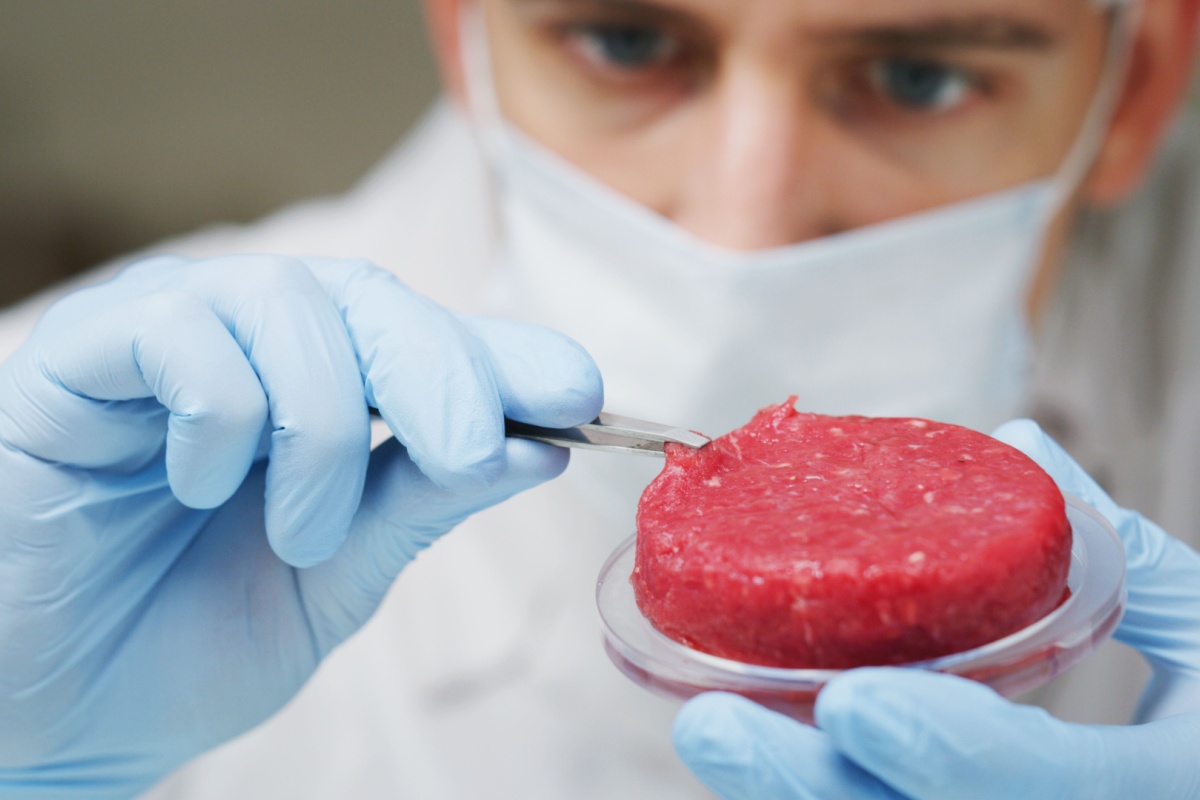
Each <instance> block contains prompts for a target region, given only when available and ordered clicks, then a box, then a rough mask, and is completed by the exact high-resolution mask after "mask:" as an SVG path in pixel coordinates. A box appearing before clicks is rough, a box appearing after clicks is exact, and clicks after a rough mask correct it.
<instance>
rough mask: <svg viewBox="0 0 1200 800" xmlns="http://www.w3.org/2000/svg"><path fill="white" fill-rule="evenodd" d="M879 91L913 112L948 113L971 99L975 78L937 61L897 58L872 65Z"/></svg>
mask: <svg viewBox="0 0 1200 800" xmlns="http://www.w3.org/2000/svg"><path fill="white" fill-rule="evenodd" d="M871 83H872V85H873V86H874V88H875V91H877V92H879V93H880V94H881V95H883V96H884V97H886V98H887V99H888V100H890V101H891V102H893V103H896V104H897V105H899V106H903V107H904V108H907V109H911V110H913V111H947V110H949V109H951V108H954V107H955V106H957V105H959V104H960V103H962V102H963V100H965V99H966V98H967V95H968V93H969V92H970V91H971V89H972V88H973V86H974V81H973V79H972V76H971V75H970V73H968V72H967V71H965V70H963V69H960V68H958V67H953V66H949V65H947V64H940V63H938V62H936V61H929V60H921V59H912V58H902V57H893V58H885V59H881V60H879V61H876V62H874V63H873V64H872V65H871Z"/></svg>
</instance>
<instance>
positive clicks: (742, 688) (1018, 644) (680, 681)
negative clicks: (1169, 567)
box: [596, 494, 1125, 705]
mask: <svg viewBox="0 0 1200 800" xmlns="http://www.w3.org/2000/svg"><path fill="white" fill-rule="evenodd" d="M1064 498H1065V500H1066V506H1067V517H1068V520H1069V521H1070V523H1071V528H1072V547H1071V566H1070V570H1069V574H1068V578H1067V586H1068V588H1070V590H1071V595H1070V597H1068V598H1067V599H1066V600H1065V601H1064V602H1063V603H1061V604H1060V605H1059V606H1058V607H1056V608H1055V609H1054V610H1053V611H1051V612H1050V613H1048V614H1047V615H1046V616H1044V617H1042V618H1041V619H1040V620H1038V621H1036V622H1034V623H1032V624H1031V625H1029V626H1027V627H1025V628H1023V629H1021V630H1019V631H1016V632H1014V633H1012V634H1009V635H1008V636H1005V637H1003V638H1001V639H997V640H996V641H993V642H989V643H987V644H984V645H981V646H979V647H976V648H973V649H971V650H966V651H963V652H959V653H952V654H949V655H945V656H940V657H938V658H933V659H928V660H925V661H919V662H910V663H907V664H902V665H898V666H901V667H904V668H913V669H927V670H934V671H938V672H946V673H950V674H957V675H966V676H969V677H975V678H976V679H977V680H982V682H984V683H987V684H989V685H991V686H993V688H996V689H997V690H998V691H1001V692H1002V693H1004V694H1007V695H1010V696H1011V695H1012V694H1015V693H1019V692H1021V691H1027V690H1029V689H1032V688H1036V686H1038V685H1041V684H1042V683H1045V682H1046V681H1048V680H1049V679H1050V678H1052V677H1054V676H1055V675H1057V674H1059V673H1060V672H1062V671H1064V670H1065V669H1069V668H1070V667H1071V666H1073V665H1074V664H1075V663H1077V662H1078V661H1079V660H1081V659H1082V658H1083V657H1084V656H1086V655H1087V653H1089V652H1090V651H1091V650H1092V649H1094V648H1095V647H1096V646H1097V645H1098V644H1099V642H1100V641H1102V640H1103V639H1105V638H1107V637H1108V636H1109V635H1110V634H1111V632H1112V630H1113V629H1114V628H1115V627H1116V625H1117V623H1118V622H1119V620H1120V616H1121V613H1122V612H1123V610H1124V606H1125V556H1124V549H1123V547H1122V545H1121V541H1120V538H1119V537H1118V536H1117V533H1116V531H1115V530H1113V528H1112V526H1111V525H1110V524H1109V523H1108V521H1107V520H1105V519H1104V517H1102V516H1101V515H1100V514H1099V513H1098V512H1096V511H1095V510H1094V509H1092V508H1091V507H1090V506H1089V505H1087V504H1086V503H1084V502H1083V501H1082V500H1080V499H1079V498H1077V497H1074V496H1073V495H1069V494H1064ZM634 542H635V537H632V536H631V537H629V538H628V539H626V540H625V541H624V542H622V543H621V544H620V545H619V546H618V547H617V548H616V549H615V550H614V551H613V553H612V555H610V556H609V558H608V559H607V560H606V561H605V563H604V565H603V567H602V568H601V571H600V576H599V578H598V580H597V585H596V602H597V608H598V610H599V613H600V621H601V628H602V633H603V637H604V645H605V650H606V651H607V652H608V654H609V657H610V658H611V659H613V661H614V662H615V663H616V665H617V667H618V668H619V669H621V671H622V672H624V673H625V674H626V675H628V676H629V677H631V678H633V679H634V680H636V681H637V682H639V683H643V684H644V685H646V686H647V687H648V688H650V689H652V690H654V691H656V692H658V693H660V694H667V695H670V696H674V697H679V698H684V697H689V696H691V695H693V694H696V693H698V692H700V691H706V690H710V689H712V690H725V691H737V692H743V693H748V694H752V695H754V696H755V697H756V699H758V698H759V696H760V695H761V693H763V692H767V693H770V692H774V691H778V692H783V693H786V694H789V695H790V694H794V693H796V692H813V693H815V692H816V691H817V690H819V689H820V687H821V686H823V685H824V684H825V683H826V682H828V681H829V680H832V679H833V678H834V677H836V676H837V675H839V674H840V673H841V672H843V670H840V669H787V668H780V667H767V666H762V665H757V664H747V663H742V662H738V661H733V660H730V659H725V658H721V657H719V656H714V655H711V654H709V653H704V652H701V651H698V650H694V649H692V648H690V647H687V646H686V645H683V644H680V643H679V642H676V641H674V640H673V639H670V638H668V637H666V636H664V635H663V634H662V633H660V632H659V631H658V630H657V629H655V628H654V627H653V626H652V625H651V624H650V623H649V621H647V620H646V619H645V618H644V617H642V616H641V614H640V612H638V611H637V607H636V603H635V602H634V600H633V587H632V585H631V584H630V582H629V575H630V574H631V572H632V565H633V546H634ZM631 607H632V613H631V610H630V609H631ZM810 705H811V704H810Z"/></svg>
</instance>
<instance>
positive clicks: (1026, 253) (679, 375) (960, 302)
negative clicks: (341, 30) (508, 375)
mask: <svg viewBox="0 0 1200 800" xmlns="http://www.w3.org/2000/svg"><path fill="white" fill-rule="evenodd" d="M464 25H465V30H464V50H465V54H466V62H465V65H464V66H465V67H466V69H465V74H466V76H467V81H468V94H469V97H470V100H471V104H472V106H473V112H474V115H475V117H476V119H477V121H478V123H479V126H480V130H481V133H482V135H483V142H484V146H485V152H486V153H487V156H488V161H489V162H490V165H491V168H492V172H493V179H494V181H495V186H494V190H495V197H496V198H497V201H498V207H497V212H498V223H499V231H500V236H501V252H502V257H501V262H500V264H499V265H498V268H497V271H496V279H495V281H494V284H493V286H492V290H493V302H494V305H493V309H494V310H495V311H497V312H499V313H504V314H510V315H514V316H519V317H521V318H523V319H528V320H531V321H535V322H539V323H543V324H546V325H549V326H551V327H554V328H557V329H559V330H561V331H563V332H565V333H567V334H569V335H570V336H572V337H574V338H575V339H576V340H578V341H579V342H580V343H581V344H583V346H584V347H586V348H587V350H588V351H589V352H590V353H591V354H592V356H593V357H594V358H595V359H596V361H597V363H598V364H599V366H600V368H601V371H602V373H603V375H604V380H605V398H606V399H605V406H606V408H607V409H609V410H611V411H614V412H617V413H622V414H629V415H634V416H640V417H644V418H646V419H652V420H660V421H663V422H668V423H671V424H675V425H682V426H684V427H689V428H693V429H696V430H700V431H703V432H705V433H709V434H710V435H712V434H719V433H723V432H725V431H727V430H729V429H731V428H733V427H736V426H737V425H739V424H741V423H743V422H745V421H746V420H747V419H749V417H750V416H751V414H752V413H753V412H754V411H755V410H757V409H758V408H759V407H761V406H764V405H767V404H769V403H776V402H779V401H781V400H783V399H785V398H786V397H788V396H789V395H792V394H794V395H797V396H798V397H799V401H798V403H797V406H798V407H799V408H801V409H804V410H811V411H816V412H821V413H828V414H868V415H888V416H919V417H929V418H933V419H938V420H943V421H948V422H955V423H959V424H962V425H966V426H969V427H973V428H976V429H979V430H984V431H990V430H991V429H993V428H994V427H995V426H997V425H999V424H1000V423H1001V422H1003V421H1005V420H1007V419H1010V418H1012V417H1013V416H1016V415H1018V414H1020V413H1022V411H1023V410H1024V409H1025V404H1026V400H1027V396H1028V388H1029V382H1030V371H1031V341H1030V332H1029V329H1028V324H1027V320H1026V313H1025V305H1026V297H1027V293H1028V290H1029V285H1030V281H1031V277H1032V274H1033V271H1034V267H1035V266H1036V264H1037V263H1038V260H1039V258H1040V256H1041V252H1042V245H1043V239H1044V236H1045V234H1046V230H1047V227H1048V225H1049V223H1050V222H1051V220H1052V219H1053V217H1054V215H1055V214H1056V212H1057V211H1058V210H1060V208H1061V206H1062V203H1063V201H1064V199H1065V198H1066V197H1067V196H1068V195H1069V194H1070V193H1071V192H1072V190H1073V189H1074V188H1075V186H1076V185H1077V183H1078V181H1079V180H1080V178H1081V176H1082V174H1083V173H1084V172H1085V171H1086V168H1087V166H1088V164H1089V163H1090V161H1091V160H1092V157H1093V156H1094V153H1095V150H1096V148H1097V146H1098V142H1099V140H1100V137H1101V134H1102V133H1103V131H1104V130H1105V129H1106V127H1107V118H1108V115H1109V111H1110V108H1111V105H1112V98H1113V97H1114V96H1115V92H1114V91H1113V89H1114V88H1115V85H1116V84H1117V80H1116V78H1117V77H1119V76H1118V73H1119V71H1120V70H1119V69H1118V68H1117V67H1116V66H1114V65H1115V64H1117V63H1118V62H1119V61H1120V60H1121V59H1120V58H1119V57H1118V56H1116V55H1110V59H1109V60H1110V62H1111V63H1110V66H1111V68H1110V69H1108V70H1106V72H1107V74H1106V75H1105V76H1104V77H1103V78H1102V80H1101V88H1100V90H1099V92H1098V95H1097V98H1096V100H1095V102H1094V103H1093V108H1092V112H1091V114H1089V117H1088V120H1087V121H1086V122H1085V124H1084V127H1083V130H1082V132H1081V134H1080V136H1079V140H1078V142H1077V143H1076V146H1075V147H1074V148H1073V149H1072V151H1071V154H1070V155H1069V156H1068V158H1067V160H1066V162H1065V163H1064V165H1063V168H1062V169H1061V170H1060V171H1059V173H1058V174H1057V175H1055V176H1052V177H1049V178H1046V179H1043V180H1039V181H1035V182H1032V183H1029V184H1027V185H1024V186H1020V187H1017V188H1015V189H1011V190H1008V191H1003V192H1000V193H996V194H992V195H988V196H984V197H981V198H977V199H974V200H970V201H967V202H963V203H958V204H955V205H952V206H948V207H944V208H940V209H937V210H934V211H930V212H925V213H920V214H916V215H912V216H908V217H904V218H901V219H896V220H894V221H890V222H885V223H882V224H878V225H873V226H870V227H866V228H860V229H855V230H852V231H850V232H847V233H841V234H837V235H834V236H830V237H826V238H822V239H817V240H812V241H807V242H803V243H799V244H795V245H791V246H787V247H781V248H776V249H772V250H765V251H755V252H737V251H730V250H726V249H723V248H719V247H716V246H713V245H710V244H707V243H705V242H703V241H700V240H699V239H697V238H695V237H694V236H692V235H690V234H688V233H687V232H685V231H684V230H682V229H681V228H679V227H678V226H676V225H674V224H673V223H671V222H670V221H668V220H667V219H665V218H663V217H660V216H658V215H656V214H654V213H653V212H651V211H649V210H648V209H645V208H643V207H641V206H639V205H638V204H636V203H634V202H633V201H631V200H629V199H627V198H625V197H624V196H622V195H620V194H619V193H617V192H615V191H614V190H612V189H610V188H608V187H606V186H605V185H603V184H601V183H600V182H598V181H597V180H595V179H593V178H592V177H591V176H589V175H587V174H586V173H584V172H582V171H581V170H579V169H577V168H576V167H574V166H573V165H571V164H570V163H568V162H566V161H565V160H563V159H561V158H560V157H558V156H557V155H555V154H554V153H552V152H550V151H548V150H546V149H545V148H543V147H541V146H540V145H538V144H537V143H535V142H533V141H532V140H531V139H529V138H528V137H526V136H525V135H524V134H522V133H521V132H520V131H518V130H516V129H515V128H513V127H512V126H510V125H509V124H508V123H507V122H505V121H504V120H503V119H502V118H501V116H500V114H499V111H498V109H497V106H496V101H495V95H494V92H493V88H492V83H491V75H490V68H489V62H488V56H487V52H486V40H485V37H484V35H483V32H482V20H481V19H480V16H478V15H476V14H472V13H470V11H468V13H467V15H466V17H465V19H464ZM1118 27H1125V26H1120V25H1114V28H1118ZM1114 38H1117V35H1116V34H1114ZM1110 49H1111V50H1114V51H1119V50H1120V49H1121V48H1119V47H1117V48H1110ZM622 469H623V468H621V467H617V466H616V465H611V466H608V467H607V470H608V471H612V472H613V474H614V476H615V475H616V474H617V473H619V472H620V471H621V470H622ZM644 482H645V476H644V474H641V473H640V472H634V473H633V475H632V476H631V477H630V479H629V483H630V484H631V488H632V486H640V485H643V484H644Z"/></svg>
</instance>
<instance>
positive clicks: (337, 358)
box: [144, 255, 370, 567]
mask: <svg viewBox="0 0 1200 800" xmlns="http://www.w3.org/2000/svg"><path fill="white" fill-rule="evenodd" d="M154 268H155V267H154V266H153V265H151V266H150V267H148V268H146V269H149V270H153V269H154ZM144 279H145V276H144ZM160 280H162V281H164V282H168V283H170V282H172V281H178V282H181V283H182V284H183V285H185V286H187V288H188V290H189V291H192V292H195V293H196V294H197V295H199V296H200V297H202V298H203V299H204V300H205V301H206V302H207V303H208V304H209V305H210V306H211V308H212V309H213V311H214V312H215V313H216V314H217V316H218V317H219V318H221V320H222V321H224V323H225V324H226V326H227V327H228V328H229V330H230V331H231V332H232V334H233V336H234V338H235V339H236V340H237V342H238V344H239V345H240V346H241V348H242V350H243V351H244V352H245V353H246V358H247V359H248V360H249V362H250V364H251V365H252V366H253V367H254V369H255V371H256V372H257V373H258V377H259V380H260V381H261V383H262V386H263V388H264V389H265V391H266V396H267V403H268V406H269V411H270V423H271V429H272V430H271V438H270V449H269V463H268V466H267V473H266V505H265V522H266V529H267V538H268V540H269V541H270V544H271V547H272V549H273V550H274V551H275V552H276V553H277V554H278V555H279V557H280V558H282V559H283V560H284V561H286V562H287V563H289V564H292V565H293V566H298V567H305V566H311V565H313V564H316V563H319V562H320V561H323V560H324V559H326V558H328V557H329V556H330V555H332V554H333V553H334V552H335V551H336V550H337V548H338V547H340V546H341V543H342V542H343V541H344V539H345V536H346V532H347V531H348V530H349V527H350V520H351V519H352V517H353V516H354V510H355V509H356V508H357V507H358V501H359V498H360V497H361V494H362V487H363V482H364V480H365V479H366V469H367V459H368V455H369V452H370V420H369V417H368V416H367V403H366V400H365V399H364V396H363V384H362V377H361V375H360V373H359V367H358V360H357V358H356V356H355V353H354V348H353V347H352V345H351V343H350V339H349V336H348V334H347V332H346V328H345V324H344V322H343V320H342V317H341V314H340V313H339V312H338V309H336V308H335V307H334V306H333V304H332V303H331V302H330V301H329V298H328V297H327V296H326V294H325V292H324V290H323V289H322V288H321V286H320V285H319V284H318V283H317V281H316V280H315V279H314V278H313V276H312V274H311V273H310V272H309V270H308V268H307V267H306V266H305V265H304V264H303V263H302V262H300V261H297V260H295V259H289V258H283V257H278V256H257V255H255V256H230V257H226V258H218V259H212V260H209V261H205V262H201V263H196V264H187V265H182V266H179V265H173V264H170V263H168V264H166V265H164V266H163V267H161V275H160Z"/></svg>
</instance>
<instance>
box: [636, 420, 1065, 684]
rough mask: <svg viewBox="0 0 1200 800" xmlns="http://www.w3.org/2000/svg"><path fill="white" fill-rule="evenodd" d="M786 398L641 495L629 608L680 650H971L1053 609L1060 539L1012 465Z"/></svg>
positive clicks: (968, 442)
mask: <svg viewBox="0 0 1200 800" xmlns="http://www.w3.org/2000/svg"><path fill="white" fill-rule="evenodd" d="M794 401H795V398H792V399H791V400H789V401H788V402H786V403H783V404H780V405H778V406H772V407H769V408H765V409H763V410H762V411H760V412H759V413H758V414H757V415H755V417H754V419H752V420H750V422H749V423H748V424H747V425H745V426H744V427H742V428H739V429H738V430H736V431H733V432H732V433H729V434H726V435H725V436H722V437H720V438H719V439H716V440H714V441H713V442H712V444H710V445H708V446H706V447H704V448H702V449H700V450H690V449H687V448H683V447H671V448H669V452H668V455H667V463H666V466H665V467H664V469H663V471H662V473H661V474H660V475H659V476H658V477H657V478H656V479H655V480H654V481H653V482H652V483H651V484H650V486H649V487H647V489H646V491H645V492H644V493H643V495H642V499H641V503H640V504H639V506H638V514H637V530H638V536H637V559H636V565H635V567H634V571H633V576H632V581H633V587H634V592H635V596H636V598H637V603H638V607H639V608H640V609H641V611H642V613H643V614H644V615H645V616H646V618H647V619H648V620H650V622H651V623H652V624H653V625H654V626H655V627H656V628H657V629H658V630H659V631H661V632H662V633H664V634H666V635H667V636H669V637H671V638H672V639H675V640H676V641H679V642H682V643H683V644H686V645H688V646H689V647H692V648H695V649H698V650H702V651H704V652H707V653H711V654H713V655H718V656H722V657H725V658H730V659H735V660H737V661H742V662H747V663H752V664H761V665H766V666H775V667H794V668H800V667H806V668H845V667H854V666H864V665H869V664H899V663H904V662H911V661H920V660H922V659H927V658H933V657H935V656H940V655H945V654H948V653H954V652H959V651H962V650H967V649H970V648H972V647H977V646H979V645H982V644H985V643H987V642H990V641H993V640H995V639H998V638H1000V637H1002V636H1006V635H1008V634H1010V633H1013V632H1014V631H1017V630H1020V629H1021V628H1023V627H1025V626H1026V625H1029V624H1030V623H1032V622H1034V621H1036V620H1038V619H1039V618H1041V617H1042V616H1043V615H1045V614H1046V613H1047V612H1048V611H1050V610H1051V609H1052V608H1054V607H1055V606H1056V605H1057V604H1058V603H1059V602H1060V601H1061V599H1062V598H1063V595H1064V591H1065V588H1066V579H1067V568H1068V565H1069V561H1070V554H1071V529H1070V526H1069V524H1068V523H1067V518H1066V510H1065V506H1064V502H1063V498H1062V494H1061V493H1060V492H1059V490H1058V487H1057V486H1056V485H1055V484H1054V481H1053V480H1052V479H1051V478H1050V476H1049V475H1047V474H1046V473H1045V472H1043V471H1042V469H1041V468H1039V467H1038V466H1037V465H1036V464H1035V463H1034V462H1033V461H1032V460H1030V459H1029V458H1028V457H1026V456H1025V455H1024V454H1023V453H1021V452H1020V451H1018V450H1016V449H1014V448H1012V447H1009V446H1008V445H1006V444H1003V443H1001V442H998V441H996V440H995V439H992V438H991V437H989V436H985V435H983V434H981V433H978V432H976V431H972V430H970V429H968V428H962V427H959V426H956V425H947V424H943V423H938V422H931V421H928V420H923V419H905V418H872V417H828V416H821V415H818V414H804V413H800V412H798V411H796V410H795V408H794V406H793V402H794Z"/></svg>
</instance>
